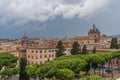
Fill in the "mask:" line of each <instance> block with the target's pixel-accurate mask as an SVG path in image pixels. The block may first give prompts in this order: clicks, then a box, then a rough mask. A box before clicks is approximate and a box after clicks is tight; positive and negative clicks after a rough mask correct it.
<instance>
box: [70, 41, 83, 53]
mask: <svg viewBox="0 0 120 80" xmlns="http://www.w3.org/2000/svg"><path fill="white" fill-rule="evenodd" d="M80 53H81V51H80V45H79V43H78V42H76V41H75V42H74V43H73V45H72V49H71V54H72V55H76V54H80Z"/></svg>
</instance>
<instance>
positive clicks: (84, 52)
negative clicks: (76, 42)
mask: <svg viewBox="0 0 120 80" xmlns="http://www.w3.org/2000/svg"><path fill="white" fill-rule="evenodd" d="M86 53H88V51H87V46H86V45H84V46H83V48H82V54H86Z"/></svg>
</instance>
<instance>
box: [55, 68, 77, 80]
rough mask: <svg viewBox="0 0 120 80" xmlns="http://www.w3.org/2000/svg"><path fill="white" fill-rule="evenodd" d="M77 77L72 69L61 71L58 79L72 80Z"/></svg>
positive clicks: (57, 76) (58, 73)
mask: <svg viewBox="0 0 120 80" xmlns="http://www.w3.org/2000/svg"><path fill="white" fill-rule="evenodd" d="M74 77H75V73H74V72H73V71H71V70H70V69H67V68H64V69H59V70H58V72H57V74H56V78H57V79H60V80H72V79H73V78H74Z"/></svg>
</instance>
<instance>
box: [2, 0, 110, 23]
mask: <svg viewBox="0 0 120 80" xmlns="http://www.w3.org/2000/svg"><path fill="white" fill-rule="evenodd" d="M111 2H112V0H111V1H110V0H3V1H1V3H0V21H1V22H0V23H7V22H10V21H13V22H15V25H17V24H21V23H22V24H24V23H26V22H29V21H39V22H45V21H48V20H53V19H55V18H56V17H57V16H62V17H63V18H73V17H78V18H83V19H84V18H86V17H87V18H88V17H91V15H95V14H97V13H99V11H102V9H103V8H105V7H106V6H108V5H109V4H110V3H111Z"/></svg>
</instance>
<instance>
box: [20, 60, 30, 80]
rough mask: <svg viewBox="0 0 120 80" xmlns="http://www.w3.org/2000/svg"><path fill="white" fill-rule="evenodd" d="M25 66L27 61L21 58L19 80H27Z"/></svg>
mask: <svg viewBox="0 0 120 80" xmlns="http://www.w3.org/2000/svg"><path fill="white" fill-rule="evenodd" d="M26 65H27V60H26V59H25V58H21V59H20V72H19V80H29V77H28V75H27V72H26Z"/></svg>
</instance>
